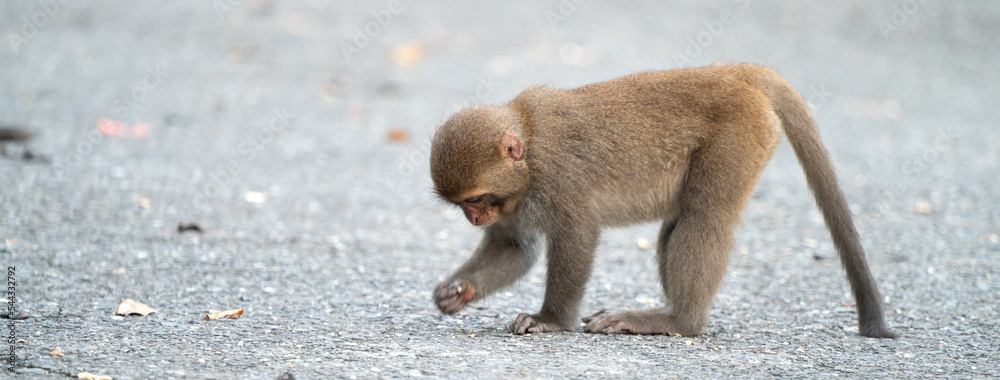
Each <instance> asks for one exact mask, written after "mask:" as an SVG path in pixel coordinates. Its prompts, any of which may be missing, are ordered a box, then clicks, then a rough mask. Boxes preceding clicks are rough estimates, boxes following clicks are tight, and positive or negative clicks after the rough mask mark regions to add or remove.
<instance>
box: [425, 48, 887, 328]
mask: <svg viewBox="0 0 1000 380" xmlns="http://www.w3.org/2000/svg"><path fill="white" fill-rule="evenodd" d="M782 131H784V134H785V135H786V136H788V140H789V141H790V142H791V145H792V148H793V149H794V150H795V154H796V156H797V157H798V160H799V163H800V164H801V166H802V169H803V170H804V171H805V175H806V180H807V181H808V183H809V187H810V189H812V192H813V195H814V196H815V198H816V203H817V205H818V206H819V209H820V210H821V211H822V213H823V217H824V219H825V221H826V225H827V227H828V228H829V230H830V234H831V236H832V238H833V242H834V245H835V246H836V249H837V252H838V253H839V254H840V259H841V263H842V264H843V266H844V270H845V271H846V273H847V279H848V281H849V283H850V285H851V289H852V290H853V292H854V299H855V301H856V303H857V309H858V323H859V331H860V333H861V335H864V336H866V337H875V338H894V337H895V336H896V335H895V334H894V333H893V332H892V331H891V330H890V329H889V327H888V326H887V325H886V323H885V319H884V316H883V314H882V297H881V296H879V292H878V289H877V287H876V285H875V280H874V278H873V277H872V275H871V272H870V271H869V269H868V264H867V263H866V261H865V252H864V249H863V248H862V247H861V244H860V242H859V236H858V233H857V231H856V230H855V228H854V223H853V222H852V220H851V212H850V210H848V207H847V202H846V201H845V199H844V194H843V192H842V191H841V189H840V186H839V185H838V184H837V177H836V174H835V172H834V169H833V165H832V163H831V162H830V158H829V155H828V154H827V151H826V149H825V148H824V146H823V144H822V142H820V139H819V133H818V131H817V129H816V126H815V124H814V123H813V120H812V117H811V116H810V115H809V109H808V108H807V107H806V104H805V102H803V100H802V98H801V97H800V96H799V94H798V93H796V92H795V89H794V88H793V87H792V86H791V85H790V84H788V82H786V81H785V80H784V79H783V78H781V77H780V76H778V74H777V73H775V72H774V71H772V70H770V69H767V68H764V67H761V66H756V65H749V64H730V65H713V66H710V67H703V68H693V69H680V70H670V71H659V72H643V73H637V74H633V75H629V76H626V77H623V78H618V79H613V80H610V81H607V82H602V83H596V84H591V85H588V86H583V87H580V88H576V89H572V90H561V89H554V88H549V87H544V86H542V87H534V88H530V89H528V90H526V91H524V92H522V93H521V94H520V95H518V96H517V97H516V98H514V100H512V101H510V102H509V103H507V104H503V105H491V106H474V107H469V108H466V109H464V110H461V111H459V112H458V113H456V114H455V115H454V116H452V117H451V118H450V119H448V120H447V121H446V122H445V123H444V125H442V126H441V127H440V128H439V129H438V130H437V131H436V132H435V135H434V138H433V143H432V145H431V158H430V165H431V176H432V178H433V180H434V190H435V192H436V193H437V194H438V195H439V196H440V197H441V198H442V199H443V200H445V201H447V202H449V203H453V204H455V205H457V206H459V207H461V209H462V211H463V212H464V213H465V217H466V218H468V220H469V222H471V223H472V224H473V225H476V226H482V227H483V228H484V236H483V239H482V242H481V243H480V245H479V247H478V248H477V249H476V250H475V252H474V253H473V255H472V257H471V258H470V259H469V260H468V261H466V262H465V264H463V265H462V266H461V267H460V268H459V269H458V270H457V271H456V272H455V273H454V274H452V275H451V277H449V278H448V279H447V280H445V281H444V282H443V283H441V284H440V285H438V286H437V287H436V289H434V294H433V298H434V301H435V303H436V304H437V306H438V308H439V309H441V311H442V312H444V313H446V314H454V313H456V312H458V311H459V310H461V309H462V308H463V307H465V305H467V304H468V303H469V302H474V301H478V300H481V299H483V298H485V297H487V296H489V295H490V294H493V293H494V292H496V291H497V290H499V289H502V288H504V287H507V286H509V285H511V284H513V283H514V282H515V281H516V280H518V279H519V278H520V277H522V276H523V275H524V274H525V273H527V272H528V270H529V269H530V268H531V266H532V265H533V264H534V263H535V261H536V259H537V258H538V256H539V250H540V248H541V247H540V245H541V244H536V243H541V242H544V248H545V253H546V255H547V256H546V258H547V263H548V268H547V271H546V281H545V298H544V302H543V303H542V308H541V310H540V311H538V313H536V314H519V315H518V316H517V318H516V319H515V320H514V322H513V323H512V324H511V325H510V326H509V328H508V331H509V332H511V333H514V334H526V333H540V332H550V331H565V330H569V329H572V328H573V327H574V326H576V325H577V324H578V323H579V321H580V320H579V319H577V318H578V314H577V313H578V310H577V309H578V307H579V305H580V299H581V298H582V296H583V293H584V288H585V287H586V285H587V280H588V277H589V276H590V271H591V267H592V266H593V261H594V250H595V249H596V248H597V243H598V238H599V236H600V234H601V229H602V228H604V227H614V226H627V225H631V224H636V223H644V222H650V221H662V223H663V225H662V228H661V229H660V234H659V240H658V241H657V244H656V257H657V260H658V264H659V265H658V267H659V268H658V269H659V277H660V283H661V285H662V287H663V291H664V294H665V296H666V300H667V303H668V305H669V306H668V307H667V308H665V309H652V310H643V311H611V310H601V311H599V312H598V313H596V314H593V315H591V316H589V317H586V318H583V322H584V323H585V325H584V327H583V330H584V331H585V332H591V333H599V332H603V333H609V334H610V333H616V332H629V333H633V334H680V335H685V336H692V335H697V334H698V333H699V332H701V330H702V329H703V328H704V327H705V325H706V324H707V323H708V314H709V309H711V306H712V298H713V297H714V296H715V293H716V291H717V290H718V288H719V284H720V283H721V281H722V277H723V275H724V274H725V272H726V265H727V262H728V260H729V251H730V249H731V248H732V243H733V228H734V227H735V226H736V225H737V224H739V223H740V213H741V212H742V210H743V208H744V206H745V205H746V203H747V199H748V198H749V197H750V195H751V192H752V191H753V188H754V185H755V183H756V182H757V178H758V177H759V176H760V173H761V171H762V170H763V169H764V165H766V164H767V162H768V160H769V159H770V158H771V156H772V155H773V154H774V151H775V149H776V148H777V147H778V144H779V143H780V139H781V134H782Z"/></svg>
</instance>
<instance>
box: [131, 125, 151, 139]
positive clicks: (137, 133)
mask: <svg viewBox="0 0 1000 380" xmlns="http://www.w3.org/2000/svg"><path fill="white" fill-rule="evenodd" d="M132 137H135V138H137V139H144V138H147V137H149V124H146V123H135V124H132Z"/></svg>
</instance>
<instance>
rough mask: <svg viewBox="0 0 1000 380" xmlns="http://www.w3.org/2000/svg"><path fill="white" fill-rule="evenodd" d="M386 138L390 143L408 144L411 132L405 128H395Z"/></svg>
mask: <svg viewBox="0 0 1000 380" xmlns="http://www.w3.org/2000/svg"><path fill="white" fill-rule="evenodd" d="M386 138H387V139H388V140H389V141H390V142H407V141H409V140H410V131H407V130H405V129H403V128H393V129H390V130H389V134H388V135H387V136H386Z"/></svg>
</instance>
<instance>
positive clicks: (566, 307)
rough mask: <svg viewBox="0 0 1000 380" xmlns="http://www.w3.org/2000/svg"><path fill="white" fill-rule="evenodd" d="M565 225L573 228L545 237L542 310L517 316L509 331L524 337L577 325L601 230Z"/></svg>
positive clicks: (580, 225) (570, 224)
mask: <svg viewBox="0 0 1000 380" xmlns="http://www.w3.org/2000/svg"><path fill="white" fill-rule="evenodd" d="M567 225H569V226H575V227H576V228H573V229H572V230H570V231H557V232H549V233H548V234H547V235H548V252H547V254H548V255H547V256H546V258H547V259H548V268H547V270H546V279H545V301H544V303H543V304H542V310H540V311H539V312H538V314H532V315H528V314H523V313H522V314H519V315H518V316H517V319H515V320H514V323H512V324H511V325H510V327H509V328H508V329H507V331H508V332H510V333H513V334H527V333H540V332H553V331H566V330H569V329H572V328H573V327H574V326H576V325H577V323H579V322H577V321H579V320H578V319H577V313H578V309H579V307H580V300H581V299H582V298H583V293H584V289H585V288H586V287H587V280H588V279H589V278H590V270H591V267H592V266H593V262H594V250H595V249H597V242H598V239H599V235H600V230H599V229H598V228H588V227H587V225H586V224H582V223H581V224H574V223H567ZM571 228H572V227H571Z"/></svg>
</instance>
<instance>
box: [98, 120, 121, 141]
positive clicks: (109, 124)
mask: <svg viewBox="0 0 1000 380" xmlns="http://www.w3.org/2000/svg"><path fill="white" fill-rule="evenodd" d="M126 126H127V125H126V124H125V123H124V122H121V121H118V120H112V119H108V118H106V117H102V118H101V119H100V120H98V121H97V129H99V130H100V131H101V133H103V134H105V135H108V136H122V135H124V134H125V127H126Z"/></svg>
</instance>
